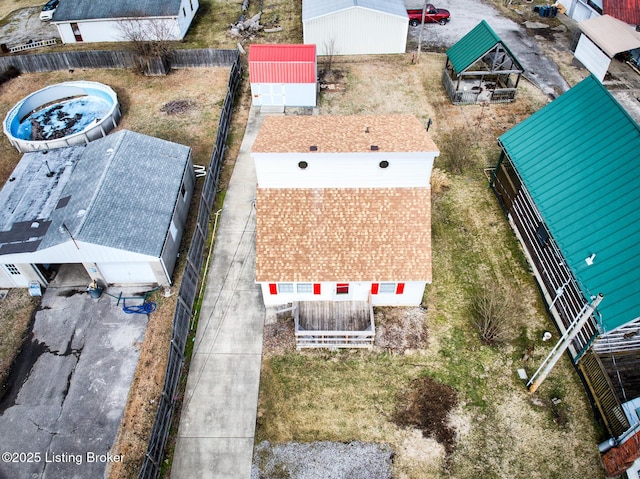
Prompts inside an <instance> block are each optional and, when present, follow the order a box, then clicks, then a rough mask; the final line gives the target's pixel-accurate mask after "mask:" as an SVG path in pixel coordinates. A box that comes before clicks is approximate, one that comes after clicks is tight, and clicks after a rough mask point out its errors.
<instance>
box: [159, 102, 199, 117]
mask: <svg viewBox="0 0 640 479" xmlns="http://www.w3.org/2000/svg"><path fill="white" fill-rule="evenodd" d="M195 106H196V104H195V102H193V101H191V100H184V99H182V100H171V101H170V102H167V103H165V104H164V105H162V108H160V111H161V112H162V113H166V114H167V115H183V114H185V113H187V112H188V111H189V110H191V109H193V108H194V107H195Z"/></svg>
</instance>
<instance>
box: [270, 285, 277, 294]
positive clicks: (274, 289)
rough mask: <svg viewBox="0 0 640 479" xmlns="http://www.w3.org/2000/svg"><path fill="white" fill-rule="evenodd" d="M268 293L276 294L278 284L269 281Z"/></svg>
mask: <svg viewBox="0 0 640 479" xmlns="http://www.w3.org/2000/svg"><path fill="white" fill-rule="evenodd" d="M269 294H278V285H277V284H276V283H269Z"/></svg>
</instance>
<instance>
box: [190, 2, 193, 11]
mask: <svg viewBox="0 0 640 479" xmlns="http://www.w3.org/2000/svg"><path fill="white" fill-rule="evenodd" d="M189 6H190V7H191V11H192V12H193V0H189Z"/></svg>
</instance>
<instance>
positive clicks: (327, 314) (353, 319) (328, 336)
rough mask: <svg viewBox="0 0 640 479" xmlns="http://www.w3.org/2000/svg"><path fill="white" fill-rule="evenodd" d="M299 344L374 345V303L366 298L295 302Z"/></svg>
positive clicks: (330, 346)
mask: <svg viewBox="0 0 640 479" xmlns="http://www.w3.org/2000/svg"><path fill="white" fill-rule="evenodd" d="M294 318H295V335H296V347H297V348H298V349H301V348H371V347H372V346H373V340H374V338H375V333H376V331H375V325H374V321H373V307H372V306H371V303H370V302H367V301H305V302H300V303H294Z"/></svg>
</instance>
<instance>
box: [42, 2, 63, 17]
mask: <svg viewBox="0 0 640 479" xmlns="http://www.w3.org/2000/svg"><path fill="white" fill-rule="evenodd" d="M59 3H60V0H49V1H48V2H47V4H46V5H45V6H44V7H42V11H41V12H40V20H41V21H43V22H48V21H49V20H51V19H52V18H53V12H55V11H56V8H58V4H59Z"/></svg>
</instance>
